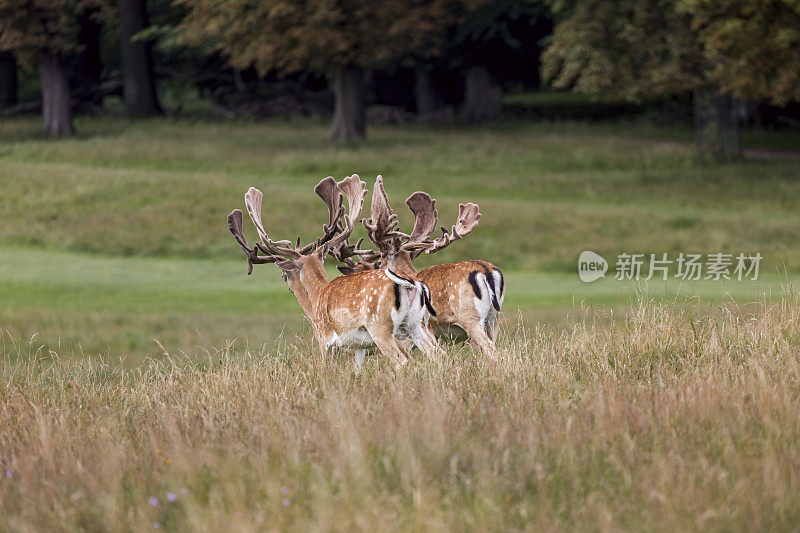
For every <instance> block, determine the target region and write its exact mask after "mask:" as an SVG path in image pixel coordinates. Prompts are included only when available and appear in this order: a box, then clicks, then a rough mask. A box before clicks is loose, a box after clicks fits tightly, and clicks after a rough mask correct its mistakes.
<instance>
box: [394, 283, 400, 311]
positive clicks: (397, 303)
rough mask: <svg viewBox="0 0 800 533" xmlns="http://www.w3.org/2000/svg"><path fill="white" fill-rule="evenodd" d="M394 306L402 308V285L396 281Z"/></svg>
mask: <svg viewBox="0 0 800 533" xmlns="http://www.w3.org/2000/svg"><path fill="white" fill-rule="evenodd" d="M393 285H394V308H395V309H400V285H398V284H397V283H394V284H393Z"/></svg>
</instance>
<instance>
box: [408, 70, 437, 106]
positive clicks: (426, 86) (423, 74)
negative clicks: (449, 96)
mask: <svg viewBox="0 0 800 533" xmlns="http://www.w3.org/2000/svg"><path fill="white" fill-rule="evenodd" d="M414 99H415V100H416V103H417V113H418V114H420V115H429V114H431V113H434V112H435V111H436V110H437V109H439V99H438V98H436V90H435V88H434V86H433V79H432V78H431V73H430V71H429V70H427V69H425V68H424V67H417V68H416V69H414Z"/></svg>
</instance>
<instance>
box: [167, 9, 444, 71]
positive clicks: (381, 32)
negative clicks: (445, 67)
mask: <svg viewBox="0 0 800 533" xmlns="http://www.w3.org/2000/svg"><path fill="white" fill-rule="evenodd" d="M178 4H179V5H181V6H185V7H186V8H187V9H188V15H187V17H186V18H185V19H184V20H183V21H182V23H181V24H180V25H179V27H178V32H179V35H180V36H181V39H182V40H183V41H184V42H187V43H192V44H203V43H210V44H211V46H212V47H213V49H215V50H218V51H219V52H221V53H223V54H224V55H226V56H227V57H228V58H229V59H230V62H231V64H233V65H234V66H236V67H240V68H246V67H249V66H254V67H255V68H256V69H257V70H258V71H259V72H260V73H262V74H264V73H266V72H269V71H272V70H277V71H281V72H286V73H291V72H299V71H303V70H311V71H315V72H320V73H325V72H327V71H328V70H329V69H331V68H332V67H335V66H347V65H358V66H362V67H372V66H376V65H381V64H385V63H388V62H397V61H402V60H404V59H409V58H411V57H412V56H415V55H420V54H422V55H425V54H435V53H436V51H437V50H438V48H439V46H440V45H441V42H440V38H441V31H440V28H441V27H442V25H445V26H446V25H447V21H448V20H450V19H451V17H452V15H451V13H450V10H449V9H448V6H449V5H450V4H451V0H390V1H387V2H382V3H381V4H380V6H379V7H378V6H376V4H375V3H374V2H371V1H369V0H348V1H345V2H341V1H338V0H304V1H299V2H298V1H294V0H267V1H254V0H230V1H226V2H218V1H216V0H178Z"/></svg>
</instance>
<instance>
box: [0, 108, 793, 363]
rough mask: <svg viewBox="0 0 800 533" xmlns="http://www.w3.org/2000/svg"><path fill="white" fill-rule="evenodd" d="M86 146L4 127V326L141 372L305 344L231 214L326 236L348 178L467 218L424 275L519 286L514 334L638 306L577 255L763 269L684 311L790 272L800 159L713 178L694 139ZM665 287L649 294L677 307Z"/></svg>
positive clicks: (147, 129)
mask: <svg viewBox="0 0 800 533" xmlns="http://www.w3.org/2000/svg"><path fill="white" fill-rule="evenodd" d="M77 128H78V131H79V135H78V136H77V137H76V138H74V139H69V140H59V141H54V140H51V139H48V138H46V137H44V136H43V135H42V133H41V131H40V130H41V128H40V125H39V122H38V120H34V119H19V120H6V121H3V122H2V123H0V220H2V224H1V225H0V296H1V298H0V320H2V322H1V323H0V325H2V327H3V328H5V329H7V330H9V331H12V332H14V333H16V334H18V335H20V336H24V337H27V336H29V335H33V334H34V333H38V338H39V339H40V340H41V342H42V343H43V344H44V345H45V346H47V347H48V349H49V348H50V347H52V346H54V345H57V344H58V341H59V339H61V341H62V343H63V342H68V343H69V345H70V346H71V347H72V350H73V351H74V352H76V353H83V354H85V355H91V354H93V353H99V352H103V353H115V354H116V353H119V352H121V351H123V352H125V353H126V354H128V357H129V358H131V359H132V360H133V361H138V360H141V358H142V357H143V356H144V355H146V354H153V353H159V352H160V350H161V349H160V348H159V346H158V344H156V343H155V342H154V341H153V339H158V340H159V342H162V343H164V344H165V345H167V346H169V347H170V348H174V349H184V350H188V349H190V348H191V347H192V346H195V345H199V344H203V343H211V344H213V343H217V342H222V341H224V340H225V339H231V338H236V337H239V338H243V337H247V338H249V339H253V340H254V341H258V342H262V341H267V340H269V339H274V338H275V336H276V334H277V333H278V332H280V331H284V332H285V333H286V334H289V335H290V334H293V333H294V332H297V331H300V333H301V334H303V333H304V331H303V330H302V327H303V319H301V318H300V316H299V308H298V307H297V306H296V303H295V302H294V300H293V298H292V296H291V294H290V293H289V292H288V291H287V290H286V288H285V286H284V285H283V283H282V282H281V281H280V279H279V277H278V275H277V272H276V269H275V268H274V267H271V266H265V267H261V268H257V269H256V270H257V272H256V274H255V276H254V277H252V278H247V276H245V274H244V270H245V266H244V264H243V259H242V258H241V255H240V252H239V250H238V248H237V246H236V244H235V243H234V242H233V240H232V239H231V237H230V235H229V233H228V231H227V227H226V224H225V215H226V214H227V212H228V211H230V210H231V209H233V208H235V207H242V203H243V202H242V195H243V193H244V191H245V190H246V189H247V188H248V187H249V186H251V185H256V186H258V187H260V188H261V189H262V190H263V191H264V193H265V196H266V198H267V202H266V205H265V220H266V223H267V225H268V228H269V230H270V232H271V233H272V234H273V235H275V236H276V237H280V238H293V237H294V236H295V235H297V234H300V235H302V237H303V240H304V241H307V240H310V239H312V238H313V237H314V236H316V235H317V234H318V232H319V229H320V226H321V224H322V222H324V221H325V219H326V214H325V212H324V208H323V207H322V204H321V202H319V200H318V199H317V198H316V197H315V196H314V195H313V192H312V188H313V185H314V184H315V183H316V182H317V181H318V180H319V179H320V178H322V177H324V176H327V175H333V176H336V177H337V178H341V177H342V176H345V175H348V174H350V173H352V172H357V173H359V174H360V175H361V176H362V178H364V179H365V180H366V181H367V182H368V184H369V186H370V187H371V185H372V181H373V179H374V176H375V175H376V174H378V173H381V174H383V175H384V177H385V179H386V184H387V190H388V193H389V196H390V199H391V201H392V202H393V204H394V207H395V209H396V210H397V211H398V213H399V215H400V221H401V224H402V226H403V227H406V228H408V227H409V226H410V223H411V219H410V216H409V213H408V212H407V210H406V209H405V207H404V206H403V199H404V198H405V197H406V196H407V195H408V194H410V193H411V192H413V191H415V190H418V189H424V190H426V191H428V192H430V193H431V194H432V195H433V196H434V197H435V198H436V199H437V206H438V209H439V214H440V217H441V218H440V222H441V223H442V224H446V225H449V224H450V223H452V222H453V221H454V217H455V213H456V205H457V203H458V202H464V201H475V202H478V203H479V204H480V206H481V211H482V212H483V214H484V216H483V218H482V219H481V224H480V226H479V228H478V229H477V230H476V232H475V233H474V234H473V235H471V236H469V237H468V238H467V239H464V240H463V241H461V242H458V243H456V244H454V245H453V246H451V247H450V248H449V249H448V250H446V251H444V252H442V253H440V254H437V255H435V256H432V257H423V258H421V264H422V265H423V266H424V265H425V264H429V263H431V262H434V261H437V262H444V261H451V260H459V259H466V258H476V257H477V258H485V259H489V260H491V261H493V262H494V263H496V264H498V265H499V266H501V267H502V268H503V270H504V271H505V272H506V273H507V275H508V276H509V279H510V282H511V287H512V289H511V292H510V294H509V298H508V304H507V307H506V309H507V314H508V316H521V317H522V318H523V319H524V320H547V321H553V322H556V323H563V322H564V320H565V319H564V316H566V315H568V314H569V313H568V310H569V309H571V308H577V307H580V305H581V304H582V303H585V304H587V305H597V306H604V305H607V306H625V305H627V304H628V302H629V301H630V298H631V291H630V290H629V289H625V288H624V287H620V286H618V284H616V283H615V282H613V281H609V280H605V281H602V282H596V283H595V284H592V285H584V284H582V283H580V282H579V281H578V280H577V277H576V275H575V269H576V261H577V256H578V254H579V253H580V252H581V251H582V250H585V249H591V250H594V251H597V252H599V253H601V254H602V255H604V256H606V257H607V258H609V259H610V260H611V261H612V263H613V258H614V257H616V255H617V254H619V253H622V252H643V253H649V252H668V253H671V254H676V253H678V252H702V253H713V252H730V253H738V252H747V253H752V252H760V253H761V254H762V255H763V256H764V260H763V264H762V276H766V278H765V280H764V282H762V283H761V284H760V285H759V286H758V287H757V288H753V287H751V286H750V285H748V284H728V285H726V286H723V285H722V284H720V283H711V282H707V283H700V284H698V283H689V284H685V285H684V287H683V294H682V296H681V297H683V296H685V294H687V293H693V292H696V293H698V294H699V295H701V296H702V297H704V298H708V299H713V300H720V299H726V298H728V297H733V298H736V299H738V300H745V301H746V300H748V299H752V298H753V297H755V296H756V295H758V294H760V293H761V292H764V291H765V290H766V291H769V290H774V288H775V287H777V286H778V285H780V284H781V283H782V282H787V281H791V280H792V279H794V278H795V277H796V275H797V274H798V273H800V247H798V246H796V243H797V242H798V241H799V240H800V211H798V210H797V208H796V206H797V205H798V200H800V161H798V160H795V159H759V160H747V161H741V162H730V163H725V164H721V165H716V166H712V165H707V164H704V163H701V162H698V161H697V160H696V158H695V156H694V152H693V150H694V147H693V144H692V142H691V132H690V131H688V130H681V129H676V128H670V129H664V128H657V127H654V126H650V125H647V124H637V123H620V124H610V123H598V124H592V125H589V124H582V123H550V124H542V123H531V122H505V123H500V124H495V125H493V126H491V127H488V128H483V129H473V130H470V129H464V128H461V127H449V126H442V127H419V126H407V127H392V128H382V127H379V128H372V129H371V131H370V139H369V141H368V142H367V143H366V144H364V145H361V146H340V145H336V144H332V143H330V142H329V141H328V139H327V125H326V124H323V123H321V122H317V121H308V120H302V121H297V122H292V123H286V122H266V123H249V122H236V121H232V122H222V121H202V120H184V121H178V122H176V121H171V120H166V119H157V120H146V121H128V120H126V119H121V118H86V117H84V118H79V119H78V120H77ZM748 135H749V136H748ZM748 135H746V136H745V144H746V146H750V147H754V148H760V149H765V148H771V147H777V148H786V147H787V146H791V145H792V143H795V142H797V144H798V145H800V142H798V141H800V136H798V134H797V133H796V132H783V133H780V132H764V131H758V132H753V133H752V134H748ZM748 143H749V144H748ZM248 229H249V228H248ZM249 236H250V238H251V240H252V239H253V236H254V233H253V232H252V231H249ZM612 269H613V264H612ZM784 269H785V273H784ZM674 285H675V284H670V285H669V286H668V287H666V288H663V289H659V287H658V286H657V287H656V289H657V290H662V291H663V296H664V297H665V298H674V297H675V296H674V294H675V290H674ZM518 311H519V313H520V314H519V315H518V314H517V312H518Z"/></svg>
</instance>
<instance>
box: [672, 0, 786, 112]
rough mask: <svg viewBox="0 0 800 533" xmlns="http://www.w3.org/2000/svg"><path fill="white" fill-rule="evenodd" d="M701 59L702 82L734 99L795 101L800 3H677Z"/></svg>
mask: <svg viewBox="0 0 800 533" xmlns="http://www.w3.org/2000/svg"><path fill="white" fill-rule="evenodd" d="M680 8H681V9H682V10H683V11H685V12H686V13H687V14H689V15H690V16H691V17H692V29H693V31H695V32H697V34H698V39H699V40H700V42H701V43H702V46H703V51H704V53H705V55H706V56H708V57H710V58H713V59H714V61H713V62H711V64H710V65H709V68H708V71H707V73H706V75H707V77H708V80H709V81H710V82H712V83H713V84H715V85H716V86H717V87H720V88H721V89H722V90H723V91H725V92H728V93H730V94H731V95H733V96H735V97H738V98H749V99H753V100H766V101H768V102H769V103H771V104H774V105H784V104H786V103H788V102H790V101H800V2H797V1H795V0H767V1H763V2H754V1H753V0H683V1H682V2H681V4H680Z"/></svg>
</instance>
